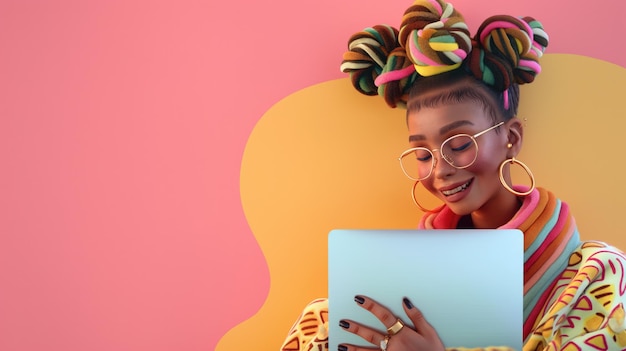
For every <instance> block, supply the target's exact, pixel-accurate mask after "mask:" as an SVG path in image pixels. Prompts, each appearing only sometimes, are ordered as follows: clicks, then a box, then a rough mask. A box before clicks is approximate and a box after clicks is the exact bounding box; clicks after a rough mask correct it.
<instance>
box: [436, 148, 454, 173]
mask: <svg viewBox="0 0 626 351" xmlns="http://www.w3.org/2000/svg"><path fill="white" fill-rule="evenodd" d="M451 163H452V162H451V160H450V159H448V158H446V156H445V155H443V154H442V153H441V152H440V151H439V152H437V153H436V155H433V174H434V176H435V177H437V178H445V177H447V176H450V175H452V174H454V172H455V171H456V168H455V167H453V166H452V165H451Z"/></svg>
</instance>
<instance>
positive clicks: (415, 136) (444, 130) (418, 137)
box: [409, 119, 474, 142]
mask: <svg viewBox="0 0 626 351" xmlns="http://www.w3.org/2000/svg"><path fill="white" fill-rule="evenodd" d="M464 125H474V123H472V122H471V121H469V120H466V119H462V120H459V121H454V122H452V123H450V124H447V125H445V126H443V127H441V129H439V135H443V134H446V133H448V132H450V131H451V130H454V129H456V128H458V127H460V126H464ZM421 140H426V137H425V136H424V135H422V134H413V135H409V142H412V141H421Z"/></svg>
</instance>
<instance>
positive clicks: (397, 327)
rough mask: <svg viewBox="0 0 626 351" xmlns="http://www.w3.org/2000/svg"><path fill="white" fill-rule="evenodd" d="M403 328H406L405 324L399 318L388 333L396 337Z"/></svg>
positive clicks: (388, 329)
mask: <svg viewBox="0 0 626 351" xmlns="http://www.w3.org/2000/svg"><path fill="white" fill-rule="evenodd" d="M402 328H404V323H402V321H401V320H400V319H399V318H398V319H397V320H396V322H395V323H394V324H393V325H392V326H391V327H389V328H387V333H389V335H396V334H398V332H400V330H402Z"/></svg>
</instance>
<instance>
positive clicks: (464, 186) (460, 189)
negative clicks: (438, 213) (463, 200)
mask: <svg viewBox="0 0 626 351" xmlns="http://www.w3.org/2000/svg"><path fill="white" fill-rule="evenodd" d="M469 184H470V182H467V183H465V184H463V185H459V186H457V187H456V188H454V189H450V190H442V191H441V192H442V193H443V194H444V195H445V196H450V195H454V194H456V193H458V192H459V191H463V190H465V189H467V187H468V186H469Z"/></svg>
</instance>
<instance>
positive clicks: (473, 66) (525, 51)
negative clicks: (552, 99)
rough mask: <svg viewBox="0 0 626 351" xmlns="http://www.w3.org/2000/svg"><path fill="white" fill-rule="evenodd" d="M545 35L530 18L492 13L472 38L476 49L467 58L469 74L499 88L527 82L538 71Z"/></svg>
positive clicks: (544, 45)
mask: <svg viewBox="0 0 626 351" xmlns="http://www.w3.org/2000/svg"><path fill="white" fill-rule="evenodd" d="M547 44H548V36H547V34H546V33H545V31H544V30H543V27H542V26H541V24H540V23H539V22H538V21H535V20H534V19H532V18H530V17H526V18H516V17H512V16H505V15H501V16H493V17H490V18H488V19H487V20H485V21H484V22H483V23H482V25H481V26H480V28H479V29H478V32H477V33H476V36H475V38H474V47H475V50H474V52H473V53H472V55H471V57H470V58H469V59H468V61H467V67H468V68H469V70H470V71H471V72H472V74H473V75H474V76H475V77H476V78H478V79H481V80H483V81H484V82H485V83H487V84H488V85H490V86H492V87H493V88H494V89H496V90H498V91H504V90H506V89H508V87H510V86H511V84H513V83H517V84H524V83H530V82H532V81H533V80H534V79H535V76H536V75H537V74H539V73H540V72H541V66H540V65H539V62H538V59H539V57H540V56H541V55H543V52H544V50H545V48H546V46H547Z"/></svg>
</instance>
